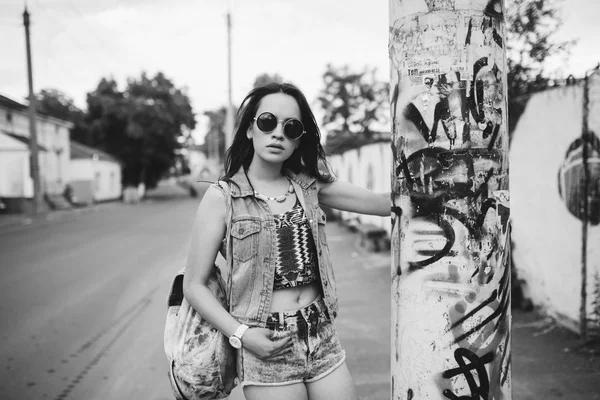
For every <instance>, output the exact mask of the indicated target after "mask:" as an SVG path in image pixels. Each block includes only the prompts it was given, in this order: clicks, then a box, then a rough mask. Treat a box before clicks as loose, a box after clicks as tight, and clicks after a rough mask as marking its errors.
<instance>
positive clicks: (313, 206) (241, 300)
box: [217, 168, 338, 327]
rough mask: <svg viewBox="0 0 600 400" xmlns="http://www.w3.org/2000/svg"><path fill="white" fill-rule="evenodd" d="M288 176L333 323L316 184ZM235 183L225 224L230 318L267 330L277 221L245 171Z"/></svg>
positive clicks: (332, 285) (334, 304)
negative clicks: (303, 217)
mask: <svg viewBox="0 0 600 400" xmlns="http://www.w3.org/2000/svg"><path fill="white" fill-rule="evenodd" d="M286 175H287V177H288V178H289V179H290V182H291V183H292V185H293V187H294V190H295V192H296V196H297V197H298V200H299V201H300V204H301V205H302V208H303V209H304V212H305V214H306V218H307V219H308V222H309V224H310V228H311V231H312V235H313V240H314V242H315V246H316V248H317V257H318V261H319V273H320V277H321V287H322V290H323V295H324V300H325V305H326V306H327V311H328V312H329V315H330V316H331V317H332V318H335V317H336V316H337V310H338V299H337V290H336V282H335V276H334V273H333V268H332V265H331V258H330V256H329V246H328V245H327V237H326V235H325V222H326V218H325V213H324V212H323V210H321V208H320V207H319V199H318V190H319V188H318V181H317V180H316V179H315V178H312V177H310V176H308V175H307V174H304V173H301V174H294V173H293V172H291V171H287V172H286ZM231 180H232V181H233V182H235V183H237V185H238V186H236V185H233V184H229V185H228V187H229V190H228V192H229V195H230V197H229V198H228V199H227V202H228V203H229V204H227V211H228V212H227V219H228V221H230V224H228V231H229V232H228V234H226V238H225V239H226V240H225V242H226V243H227V244H226V246H225V253H226V254H227V255H231V257H227V263H228V264H229V271H231V279H232V281H231V282H230V284H231V289H230V293H229V298H230V305H229V312H230V313H231V315H232V316H233V317H234V318H235V319H237V320H238V321H239V322H241V323H245V324H248V325H250V326H261V327H265V326H266V322H267V317H268V316H269V314H270V311H271V300H272V298H273V282H274V278H275V264H276V254H277V248H276V243H277V237H276V230H275V220H274V217H273V213H272V212H271V209H270V208H269V206H268V204H267V203H266V202H265V201H264V200H261V199H258V198H256V197H254V191H253V189H252V186H251V185H250V183H249V182H248V178H247V177H246V174H245V173H244V170H243V168H240V170H239V171H238V172H237V173H236V174H235V175H234V176H233V177H232V178H231ZM220 183H221V182H220ZM217 187H219V185H217ZM220 189H221V190H223V189H222V188H220ZM227 239H229V240H227Z"/></svg>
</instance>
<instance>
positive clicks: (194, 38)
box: [0, 0, 600, 134]
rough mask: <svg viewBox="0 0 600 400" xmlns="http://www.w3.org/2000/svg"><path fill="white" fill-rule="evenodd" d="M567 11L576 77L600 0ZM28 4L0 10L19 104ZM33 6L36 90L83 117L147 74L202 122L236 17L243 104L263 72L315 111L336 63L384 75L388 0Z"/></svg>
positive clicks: (214, 100)
mask: <svg viewBox="0 0 600 400" xmlns="http://www.w3.org/2000/svg"><path fill="white" fill-rule="evenodd" d="M564 4H566V5H565V6H564V10H563V15H564V18H565V25H564V26H563V28H562V30H561V32H560V36H559V37H560V38H562V39H576V38H578V39H579V43H578V44H577V46H576V47H575V48H574V50H573V52H572V54H571V57H570V58H569V59H568V60H566V63H564V62H561V61H560V60H556V61H554V68H559V69H560V70H562V72H564V73H566V74H569V73H572V74H574V75H575V76H577V77H580V76H583V74H584V72H585V71H586V70H588V69H590V68H592V67H594V66H595V65H596V64H598V63H599V62H600V47H598V39H599V38H600V24H599V23H598V21H600V0H567V1H565V2H564ZM23 7H24V0H1V1H0V37H1V38H2V40H0V54H2V57H1V58H0V94H3V95H5V96H9V97H11V98H13V99H15V100H17V101H24V99H25V96H26V94H27V75H26V58H25V39H24V30H23V26H22V12H23ZM28 7H29V11H30V13H31V20H32V27H31V30H32V47H33V50H32V52H33V63H34V86H35V90H36V92H37V91H39V90H40V89H42V88H56V89H59V90H61V91H63V92H65V93H66V94H67V95H69V96H70V97H72V98H73V99H74V100H75V103H76V104H77V105H78V106H79V107H82V108H85V95H86V93H87V92H89V91H91V90H93V89H94V88H95V87H96V85H97V83H98V81H99V80H100V78H101V77H108V76H112V77H114V78H115V79H116V80H117V81H118V82H119V83H120V84H121V87H123V86H124V82H125V79H126V78H127V77H130V76H139V75H140V73H141V71H146V72H148V73H149V74H154V73H156V72H157V71H162V72H164V73H165V74H166V75H167V76H168V77H169V78H171V79H172V80H173V81H174V83H175V84H176V85H177V86H186V87H187V88H188V92H189V95H190V98H191V100H192V103H193V107H194V110H195V111H196V113H197V114H199V115H201V114H202V112H203V111H204V110H206V109H212V108H217V107H219V106H221V105H224V104H226V102H227V28H226V17H225V16H226V13H227V10H228V8H229V9H231V10H232V23H233V29H232V40H233V46H232V53H233V57H232V62H233V70H232V71H233V72H232V75H233V78H232V80H233V89H232V91H233V102H234V103H235V104H238V103H239V102H240V101H241V100H242V99H243V97H244V95H245V94H246V93H247V92H248V90H250V89H251V87H252V83H253V81H254V78H255V77H256V76H257V75H259V74H261V73H264V72H267V73H278V74H280V75H281V76H283V77H284V79H286V80H289V81H292V82H294V83H295V84H297V85H298V86H300V88H301V89H302V90H303V91H304V92H305V94H306V95H307V97H308V100H309V101H310V102H311V103H313V104H314V101H315V99H316V96H317V93H318V91H319V89H320V88H321V87H322V79H321V76H322V74H323V72H324V71H325V68H326V65H327V64H328V63H332V64H333V65H336V66H341V65H343V64H349V65H350V66H351V67H353V68H355V69H361V68H363V67H364V66H371V67H377V68H378V70H379V73H380V78H381V79H386V80H387V76H388V68H389V66H388V52H387V45H388V35H387V30H388V0H344V1H342V0H338V1H334V0H302V1H300V0H237V1H233V0H101V1H100V0H29V1H28ZM198 120H199V125H198V128H197V130H198V131H203V130H204V126H203V123H202V122H203V120H202V119H201V118H198ZM198 133H199V134H201V133H203V132H198Z"/></svg>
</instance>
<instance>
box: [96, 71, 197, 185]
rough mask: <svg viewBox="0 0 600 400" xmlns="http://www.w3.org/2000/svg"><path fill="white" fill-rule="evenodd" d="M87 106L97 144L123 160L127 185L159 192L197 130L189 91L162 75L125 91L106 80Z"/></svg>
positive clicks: (136, 82) (135, 81)
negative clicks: (178, 154) (193, 130)
mask: <svg viewBox="0 0 600 400" xmlns="http://www.w3.org/2000/svg"><path fill="white" fill-rule="evenodd" d="M87 104H88V113H87V115H86V120H87V122H88V123H89V125H90V129H91V131H92V136H93V139H94V142H95V145H96V146H98V147H100V148H101V149H103V150H105V151H107V152H109V153H111V154H113V155H115V156H116V157H117V158H119V159H120V160H121V161H122V163H123V183H124V184H126V185H127V184H129V185H138V184H140V183H144V184H145V185H146V187H148V188H152V187H155V186H156V184H157V183H158V181H159V180H160V179H161V178H162V177H163V176H164V175H165V174H166V173H167V172H168V171H169V169H170V168H171V167H172V166H173V165H174V164H175V161H176V159H177V153H178V149H180V148H181V143H183V142H185V138H186V137H187V136H189V135H190V134H191V130H192V129H194V127H195V126H196V120H195V115H194V112H193V110H192V106H191V104H190V101H189V98H188V96H187V94H186V92H185V90H182V89H178V88H177V87H175V85H174V84H173V83H172V82H171V80H169V79H168V78H167V77H166V76H165V75H164V74H162V73H160V72H159V73H157V74H156V75H155V76H154V77H151V78H150V77H148V76H147V75H146V74H145V73H143V74H142V75H141V77H140V78H139V79H133V78H131V79H129V80H128V81H127V86H126V88H125V90H124V91H120V90H119V88H118V85H117V83H116V82H115V81H114V79H104V78H103V79H102V80H101V81H100V83H99V84H98V87H97V88H96V90H94V91H93V92H91V93H88V96H87Z"/></svg>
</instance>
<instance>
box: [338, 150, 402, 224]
mask: <svg viewBox="0 0 600 400" xmlns="http://www.w3.org/2000/svg"><path fill="white" fill-rule="evenodd" d="M327 161H329V163H330V165H331V167H332V169H333V172H334V173H335V175H336V176H337V177H338V179H340V180H343V181H347V182H351V183H353V184H355V185H358V186H362V187H365V188H368V189H371V190H373V191H375V192H390V191H391V181H390V173H391V170H390V168H391V165H392V148H391V144H390V143H389V142H384V143H375V144H369V145H366V146H363V147H360V148H358V149H353V150H348V151H346V152H344V153H342V154H335V155H330V156H328V157H327ZM390 205H391V204H390ZM337 213H338V214H339V215H340V216H341V217H342V218H343V219H344V220H347V219H353V218H358V220H359V221H360V222H361V223H363V224H364V223H371V224H374V225H376V226H379V227H381V228H383V229H385V230H386V231H387V232H388V233H391V219H390V218H384V217H378V216H372V215H360V214H354V213H349V212H345V211H341V212H337Z"/></svg>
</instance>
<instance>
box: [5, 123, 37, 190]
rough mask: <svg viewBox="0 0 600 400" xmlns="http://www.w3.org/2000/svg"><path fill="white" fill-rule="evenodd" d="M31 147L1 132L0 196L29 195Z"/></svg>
mask: <svg viewBox="0 0 600 400" xmlns="http://www.w3.org/2000/svg"><path fill="white" fill-rule="evenodd" d="M29 175H30V171H29V149H28V148H27V145H25V144H24V143H22V142H19V141H18V140H16V139H13V138H12V137H10V136H7V135H4V134H2V133H0V196H2V197H13V198H17V197H29V196H31V193H30V192H29V190H28V189H30V187H29V186H30V185H29V181H30V180H31V178H30V176H29Z"/></svg>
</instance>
